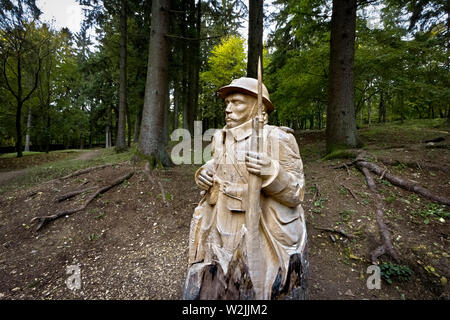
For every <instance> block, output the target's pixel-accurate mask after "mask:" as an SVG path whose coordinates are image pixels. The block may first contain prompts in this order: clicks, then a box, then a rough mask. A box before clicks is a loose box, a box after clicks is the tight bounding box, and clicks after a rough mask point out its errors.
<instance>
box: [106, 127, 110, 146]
mask: <svg viewBox="0 0 450 320" xmlns="http://www.w3.org/2000/svg"><path fill="white" fill-rule="evenodd" d="M110 147H111V137H110V133H109V124H108V125H106V137H105V148H110Z"/></svg>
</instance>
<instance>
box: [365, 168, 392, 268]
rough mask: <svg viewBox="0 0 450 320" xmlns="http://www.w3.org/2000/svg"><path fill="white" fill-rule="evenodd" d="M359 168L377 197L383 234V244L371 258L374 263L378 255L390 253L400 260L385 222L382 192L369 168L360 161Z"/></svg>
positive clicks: (376, 203) (379, 227) (378, 222)
mask: <svg viewBox="0 0 450 320" xmlns="http://www.w3.org/2000/svg"><path fill="white" fill-rule="evenodd" d="M357 166H358V168H359V169H360V170H361V171H362V172H363V174H364V176H365V177H366V181H367V186H368V187H369V190H370V191H371V192H372V194H373V196H374V198H375V205H376V208H377V210H376V213H377V224H378V229H379V230H380V236H381V243H382V244H381V245H380V246H379V247H377V248H376V249H375V250H373V251H372V252H371V253H370V259H371V261H372V263H376V262H377V259H378V257H380V256H381V255H383V254H385V253H386V254H389V255H390V256H391V257H392V258H394V259H395V261H397V262H400V258H399V256H398V254H397V252H396V251H395V249H394V246H393V245H392V236H391V232H390V231H389V229H388V228H387V226H386V224H385V223H384V218H383V216H384V213H383V202H382V201H383V200H382V199H381V196H380V194H379V193H378V192H377V189H376V186H375V182H374V181H373V178H372V175H371V174H370V172H369V170H368V169H367V168H365V167H362V166H359V162H358V163H357Z"/></svg>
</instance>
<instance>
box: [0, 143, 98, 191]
mask: <svg viewBox="0 0 450 320" xmlns="http://www.w3.org/2000/svg"><path fill="white" fill-rule="evenodd" d="M99 152H100V151H99V150H90V151H86V152H83V153H81V154H80V155H79V156H78V157H76V158H75V160H90V159H93V158H95V157H96V156H98V154H99ZM34 166H35V165H32V166H31V167H28V168H24V169H20V170H11V171H8V170H7V171H0V185H4V184H6V183H9V182H10V181H11V180H13V179H14V178H16V177H18V176H21V175H24V174H25V173H27V172H28V170H29V169H30V168H32V167H34Z"/></svg>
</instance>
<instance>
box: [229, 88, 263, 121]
mask: <svg viewBox="0 0 450 320" xmlns="http://www.w3.org/2000/svg"><path fill="white" fill-rule="evenodd" d="M256 102H257V99H256V98H255V97H252V96H249V95H246V94H242V93H232V94H230V95H228V96H227V97H226V98H225V106H226V109H225V122H226V123H227V128H228V129H230V128H234V127H237V126H239V125H241V124H243V123H244V122H247V121H248V120H250V119H251V118H252V116H253V113H254V112H253V111H254V110H256V109H255V106H256Z"/></svg>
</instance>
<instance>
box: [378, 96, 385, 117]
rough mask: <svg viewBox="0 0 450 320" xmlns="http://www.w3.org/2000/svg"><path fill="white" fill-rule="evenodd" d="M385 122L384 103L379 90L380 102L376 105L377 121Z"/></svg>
mask: <svg viewBox="0 0 450 320" xmlns="http://www.w3.org/2000/svg"><path fill="white" fill-rule="evenodd" d="M385 122H386V105H385V102H384V94H383V91H381V92H380V104H379V106H378V123H385Z"/></svg>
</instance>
